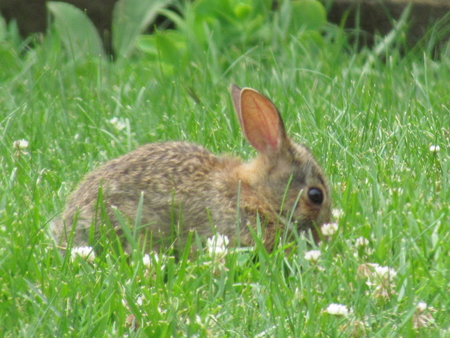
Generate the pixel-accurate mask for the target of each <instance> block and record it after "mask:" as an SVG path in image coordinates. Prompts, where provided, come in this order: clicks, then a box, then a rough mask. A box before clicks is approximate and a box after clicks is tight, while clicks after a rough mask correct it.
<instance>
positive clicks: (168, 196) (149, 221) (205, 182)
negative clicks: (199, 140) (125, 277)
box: [53, 87, 331, 251]
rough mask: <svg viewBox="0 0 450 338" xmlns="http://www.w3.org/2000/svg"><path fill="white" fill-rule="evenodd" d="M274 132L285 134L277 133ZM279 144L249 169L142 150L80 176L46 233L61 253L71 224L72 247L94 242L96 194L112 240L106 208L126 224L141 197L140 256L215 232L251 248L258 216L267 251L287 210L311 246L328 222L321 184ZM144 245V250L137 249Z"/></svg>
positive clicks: (169, 147) (199, 151)
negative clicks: (315, 197)
mask: <svg viewBox="0 0 450 338" xmlns="http://www.w3.org/2000/svg"><path fill="white" fill-rule="evenodd" d="M236 88H237V87H236ZM280 121H281V118H280ZM280 123H282V122H280ZM281 127H282V128H283V132H284V126H281ZM282 137H283V140H282V146H281V147H280V149H279V151H277V152H276V153H274V152H272V153H270V154H269V155H268V154H267V153H261V152H259V153H258V155H257V156H256V158H255V159H253V160H252V161H250V162H248V163H244V162H243V161H241V160H240V159H239V158H235V157H229V156H220V157H218V156H215V155H213V154H212V153H210V152H209V151H207V150H206V149H204V148H203V147H201V146H199V145H195V144H191V143H187V142H166V143H152V144H147V145H144V146H142V147H140V148H138V149H136V150H134V151H132V152H131V153H129V154H126V155H124V156H122V157H119V158H117V159H114V160H111V161H109V162H107V163H106V164H104V165H103V166H100V167H99V168H98V169H96V170H95V171H93V172H92V173H90V174H88V175H87V176H86V178H85V179H84V181H83V182H82V183H81V184H80V186H79V187H78V188H77V189H76V190H75V191H74V192H73V193H72V194H71V196H70V197H69V200H68V203H67V207H66V209H65V211H64V213H63V216H62V219H61V220H60V221H59V222H57V223H56V226H55V227H54V229H53V231H54V234H55V238H56V240H57V242H58V244H59V245H61V246H63V247H65V246H66V244H67V240H68V238H70V236H71V235H70V232H71V229H72V220H73V219H74V217H75V218H76V219H77V223H76V225H75V227H74V228H75V233H74V234H73V245H74V246H83V245H88V240H89V237H90V232H91V225H92V224H94V225H95V228H94V229H96V230H95V231H94V234H95V236H94V238H95V237H97V236H98V228H99V223H100V217H98V216H96V215H97V211H96V210H97V198H98V194H99V187H102V193H103V202H104V204H105V210H106V211H107V214H108V216H109V220H110V222H111V224H112V226H113V228H114V229H115V232H116V233H117V234H119V235H120V234H122V230H121V228H120V224H119V222H118V221H117V218H116V216H115V213H114V210H113V207H115V208H117V209H118V210H119V211H120V213H121V214H122V215H123V217H124V218H125V219H126V220H127V221H128V222H129V224H131V225H133V224H134V222H135V218H136V213H137V209H138V205H139V200H140V198H141V194H143V207H142V218H141V225H142V226H141V228H140V230H139V235H140V239H139V241H140V242H141V243H140V245H146V248H147V250H151V249H156V250H157V249H159V248H161V247H168V246H170V245H175V246H177V247H179V248H183V245H184V243H185V240H186V237H187V236H188V234H189V231H192V230H194V231H196V232H197V234H198V235H199V236H200V237H201V238H205V237H210V236H212V235H213V234H214V233H216V232H217V233H220V234H224V235H227V236H228V237H229V238H230V239H231V242H232V244H233V245H237V244H240V245H242V246H247V245H252V244H253V236H252V235H251V231H250V228H253V229H254V230H256V224H257V215H259V217H260V219H261V221H262V224H263V227H264V228H263V242H264V245H265V247H266V248H267V249H268V250H272V249H273V245H274V243H275V241H276V240H277V239H276V238H275V237H276V234H278V235H279V234H280V231H283V229H284V228H285V226H286V224H285V220H286V219H287V218H288V215H289V213H290V212H291V211H292V210H293V209H294V210H295V211H294V215H293V222H294V223H293V224H294V225H293V228H295V229H297V230H298V231H302V230H307V229H311V230H312V233H313V235H314V238H315V240H319V235H318V233H317V231H316V230H317V229H318V228H320V226H321V225H322V224H323V223H326V222H329V219H330V208H331V207H330V206H331V201H330V198H329V188H328V185H327V183H326V180H325V178H324V175H323V173H322V170H321V168H320V167H319V165H318V164H317V162H316V161H315V159H314V158H313V156H312V155H311V153H310V151H309V149H308V148H306V147H305V146H302V145H298V144H295V143H293V142H292V141H291V140H290V139H289V138H287V136H284V135H282ZM291 176H292V180H291ZM289 180H291V183H290V185H289V189H288V190H287V194H286V187H287V185H288V182H289ZM309 187H318V188H320V189H321V190H322V191H323V193H324V201H323V203H321V205H317V204H314V203H313V202H311V201H310V199H309V197H308V195H307V191H308V188H309ZM300 192H302V193H301V196H300V199H299V202H298V205H297V206H296V207H295V208H294V205H295V202H296V200H297V198H298V194H299V193H300ZM285 194H286V197H285V201H284V207H283V212H280V206H281V204H282V201H283V198H284V196H285ZM238 196H239V208H238V206H237V204H238ZM238 209H239V214H238ZM238 215H239V216H238ZM280 215H281V217H280ZM238 218H239V219H238ZM238 224H239V225H238ZM238 230H239V231H238ZM144 240H145V241H146V243H142V242H144ZM89 244H91V243H89ZM123 245H124V249H125V251H130V249H131V248H130V247H129V245H128V243H127V242H126V241H125V240H123Z"/></svg>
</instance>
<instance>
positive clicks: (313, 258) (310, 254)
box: [305, 250, 322, 263]
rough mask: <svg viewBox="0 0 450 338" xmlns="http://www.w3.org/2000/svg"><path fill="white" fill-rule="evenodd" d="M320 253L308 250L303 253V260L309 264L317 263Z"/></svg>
mask: <svg viewBox="0 0 450 338" xmlns="http://www.w3.org/2000/svg"><path fill="white" fill-rule="evenodd" d="M321 254H322V253H321V252H320V250H310V251H306V252H305V259H306V260H307V261H308V262H311V263H317V261H318V260H319V258H320V255H321Z"/></svg>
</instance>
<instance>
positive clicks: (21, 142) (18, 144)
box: [13, 140, 28, 150]
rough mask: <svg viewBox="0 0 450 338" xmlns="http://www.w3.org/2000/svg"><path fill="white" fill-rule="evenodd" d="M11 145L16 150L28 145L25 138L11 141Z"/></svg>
mask: <svg viewBox="0 0 450 338" xmlns="http://www.w3.org/2000/svg"><path fill="white" fill-rule="evenodd" d="M13 147H14V149H16V150H23V149H25V148H27V147H28V141H27V140H17V141H14V142H13Z"/></svg>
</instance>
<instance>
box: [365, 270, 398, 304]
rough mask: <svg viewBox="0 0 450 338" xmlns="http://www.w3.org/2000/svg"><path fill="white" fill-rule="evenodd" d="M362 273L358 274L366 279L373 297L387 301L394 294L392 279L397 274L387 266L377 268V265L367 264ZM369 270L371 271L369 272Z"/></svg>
mask: <svg viewBox="0 0 450 338" xmlns="http://www.w3.org/2000/svg"><path fill="white" fill-rule="evenodd" d="M364 267H365V269H361V271H362V270H364V273H360V268H361V267H360V268H358V272H359V273H360V276H361V277H366V278H367V279H368V281H367V282H366V284H367V285H368V286H369V287H371V288H372V290H373V296H374V297H375V298H380V299H388V298H389V297H390V296H391V295H393V294H395V283H394V278H395V276H396V275H397V272H396V271H395V270H394V269H392V268H390V267H388V266H379V265H378V264H370V263H367V264H365V265H364ZM370 268H372V269H373V272H371V271H370V270H371V269H370Z"/></svg>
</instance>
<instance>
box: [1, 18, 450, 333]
mask: <svg viewBox="0 0 450 338" xmlns="http://www.w3.org/2000/svg"><path fill="white" fill-rule="evenodd" d="M275 27H276V26H275ZM274 29H275V28H274ZM327 30H328V34H327V35H325V37H323V38H320V39H318V40H317V39H316V38H312V39H311V38H310V37H308V34H307V33H305V34H304V35H299V36H296V37H293V38H290V39H285V40H283V39H282V37H280V36H278V37H277V36H276V35H274V38H273V39H272V40H270V41H264V42H261V43H259V44H253V45H245V46H240V47H239V46H231V47H230V46H224V45H216V44H215V40H214V32H210V36H209V40H208V41H209V45H208V48H207V49H204V50H203V49H202V50H194V51H193V52H192V55H190V58H191V59H190V60H189V61H190V62H189V63H188V66H187V67H184V68H181V67H180V68H175V71H174V69H170V68H167V67H165V65H161V64H159V63H158V62H155V61H154V60H151V61H149V59H148V56H147V55H146V54H145V53H139V52H136V53H135V54H134V55H133V56H132V57H130V58H128V59H124V60H119V62H117V63H109V62H106V61H105V60H104V59H102V58H95V57H87V58H76V59H74V58H72V56H71V54H70V52H67V51H66V50H65V49H64V48H63V47H62V43H61V41H60V38H59V37H58V35H56V34H52V33H51V32H50V34H49V35H48V36H47V37H46V38H45V40H44V42H43V43H42V44H41V45H39V46H37V47H36V48H35V49H33V50H30V51H28V52H27V53H25V54H23V55H20V49H19V46H20V42H19V41H18V40H17V38H16V37H15V35H14V34H9V35H7V36H6V37H5V39H4V40H3V44H2V47H1V54H0V58H1V60H2V61H3V60H7V61H8V66H7V67H6V66H5V67H3V66H2V68H3V69H2V74H1V75H0V90H1V93H2V95H1V96H0V112H1V117H0V145H1V146H0V167H1V171H2V175H1V177H0V252H1V255H0V299H1V306H0V318H1V325H0V335H1V336H4V337H37V336H49V337H50V336H51V337H53V336H55V337H62V336H108V337H118V336H124V335H125V334H127V335H128V336H129V337H145V336H150V337H155V336H159V337H165V336H174V337H185V336H189V337H191V336H195V337H314V336H318V337H349V336H355V337H358V336H359V337H363V336H371V337H399V336H402V337H419V336H425V335H428V336H430V337H449V336H450V331H449V329H450V317H449V316H448V313H449V311H450V294H449V292H448V291H449V288H450V284H449V280H450V265H449V253H450V244H449V243H450V241H449V231H448V225H449V224H450V212H449V201H450V193H449V179H448V176H449V146H450V141H449V133H450V112H449V102H450V96H449V85H448V83H449V79H450V64H449V61H448V60H449V59H448V50H444V51H443V55H442V57H441V58H440V59H439V60H438V61H436V60H433V59H432V58H431V57H430V55H429V54H427V53H426V52H424V53H420V52H419V51H415V52H414V54H408V55H407V56H406V57H402V56H401V53H400V50H399V48H397V47H394V48H392V49H390V48H389V47H387V48H386V49H385V55H384V57H381V56H380V54H379V53H378V51H377V52H374V51H373V50H370V49H363V50H361V51H358V52H356V51H353V50H352V48H351V47H349V46H348V45H347V44H346V41H345V36H342V35H341V33H340V32H339V31H338V30H337V29H335V28H330V27H328V28H327ZM2 64H3V63H2ZM5 64H6V63H5ZM230 83H236V84H238V85H240V86H250V87H253V88H256V89H258V90H260V91H261V92H263V93H265V94H266V95H268V96H269V97H270V98H272V99H273V101H274V102H275V103H276V105H277V106H278V108H279V109H280V112H281V114H282V116H283V118H284V121H285V123H286V126H287V128H288V133H289V134H290V135H292V136H293V137H294V139H295V140H297V141H300V142H304V143H306V144H307V145H309V147H310V148H311V149H312V151H313V153H314V154H315V156H316V157H317V158H318V160H319V162H320V163H321V164H322V165H323V167H324V169H325V172H326V173H327V176H328V178H329V180H330V183H331V186H332V191H333V193H332V194H333V199H334V207H335V208H336V209H341V210H342V212H343V214H342V215H341V216H340V217H339V219H338V223H339V231H338V233H337V234H335V235H334V236H332V238H331V239H330V241H328V242H326V243H322V244H321V245H320V246H319V247H318V248H316V249H318V250H320V252H321V256H320V258H319V259H318V261H308V260H306V259H305V256H304V252H305V251H307V250H310V249H311V248H310V247H307V245H306V244H305V242H303V241H299V243H296V245H297V246H298V250H297V249H296V250H293V253H292V254H290V255H286V254H285V252H284V251H283V250H281V249H280V250H278V251H276V252H274V253H273V254H271V255H268V254H267V253H266V252H265V251H264V250H263V249H262V248H261V247H259V246H258V245H257V246H256V247H255V248H254V249H251V250H244V251H233V250H229V252H228V254H227V255H226V256H224V257H211V255H210V254H208V253H207V252H206V250H205V253H202V252H201V253H199V255H198V257H197V258H196V259H194V260H192V259H188V255H187V254H185V255H181V258H180V260H179V261H178V262H176V261H175V259H174V258H172V257H167V256H159V259H156V257H155V256H154V255H151V257H149V258H150V262H149V261H148V260H147V257H146V261H145V264H144V261H143V254H142V253H141V252H139V251H137V252H136V253H134V254H133V255H132V256H131V257H127V256H125V255H120V254H117V253H116V252H115V251H114V250H111V251H106V252H105V253H104V254H103V255H101V256H100V257H96V258H95V259H94V260H93V262H88V261H85V260H83V259H82V258H78V259H76V260H75V261H72V260H71V257H70V255H66V256H65V257H62V256H61V255H60V252H59V250H58V248H57V247H56V246H55V243H54V241H53V240H52V238H51V235H50V231H49V223H50V221H51V220H52V219H53V218H54V217H55V216H56V215H58V214H59V213H60V212H61V211H62V208H63V207H64V203H65V198H66V197H67V195H68V194H69V192H70V191H72V190H73V189H74V188H75V187H76V185H77V184H78V182H79V181H80V180H81V178H82V177H83V175H85V174H86V173H87V172H89V171H90V170H92V169H94V168H95V167H96V166H98V165H99V164H100V163H103V162H105V161H107V160H108V159H111V158H114V157H117V156H119V155H121V154H124V153H127V152H129V151H130V150H132V149H134V148H135V147H137V146H138V145H140V144H144V143H146V142H155V141H163V140H189V141H192V142H197V143H200V144H202V145H204V146H205V147H206V148H208V149H210V150H211V151H213V152H215V153H235V154H238V155H240V156H242V157H244V158H249V157H251V156H252V154H253V150H252V149H251V147H250V146H249V145H248V144H246V142H245V141H244V140H243V138H242V136H241V134H240V130H239V127H238V123H237V121H236V117H235V116H234V115H233V114H234V113H233V112H232V107H231V100H230V97H229V93H228V87H229V85H230ZM21 139H25V140H27V141H28V142H29V144H28V147H26V148H20V147H19V145H18V144H17V143H16V147H14V146H13V143H14V141H17V140H21ZM430 146H439V150H437V151H436V148H431V150H430ZM433 149H434V151H433ZM361 237H363V238H365V239H366V241H363V240H362V239H358V238H361ZM191 240H192V242H193V243H194V242H195V241H197V239H196V238H195V236H193V238H192V239H191ZM370 264H378V265H379V267H380V266H386V267H390V268H392V269H394V270H395V271H396V275H395V276H394V275H393V274H391V275H389V273H388V274H387V275H386V274H385V275H383V274H382V273H381V272H380V269H379V267H378V270H376V269H377V268H376V267H375V266H374V265H370ZM376 271H378V274H377V273H376ZM419 302H425V303H426V304H427V305H428V308H427V309H426V310H420V309H422V308H420V309H418V308H417V304H418V303H419ZM331 303H339V304H342V305H345V306H347V309H349V310H350V313H349V314H347V315H346V316H335V315H332V314H330V313H328V312H327V311H326V309H327V307H328V306H329V305H330V304H331ZM331 312H332V311H331Z"/></svg>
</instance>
